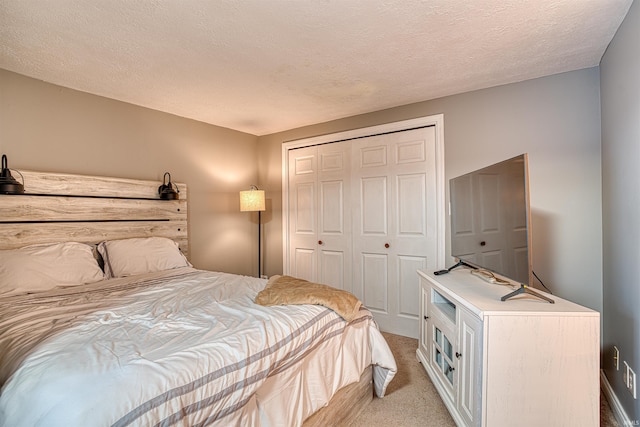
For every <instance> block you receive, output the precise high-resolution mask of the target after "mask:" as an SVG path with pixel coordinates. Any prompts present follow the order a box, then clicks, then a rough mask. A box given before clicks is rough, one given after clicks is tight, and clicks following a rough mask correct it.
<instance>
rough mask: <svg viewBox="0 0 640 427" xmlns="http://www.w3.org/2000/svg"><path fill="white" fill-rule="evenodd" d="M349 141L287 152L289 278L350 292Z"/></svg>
mask: <svg viewBox="0 0 640 427" xmlns="http://www.w3.org/2000/svg"><path fill="white" fill-rule="evenodd" d="M350 150H351V149H350V146H349V144H348V143H347V142H336V143H332V144H324V145H318V146H312V147H306V148H299V149H295V150H291V151H289V248H290V250H289V265H290V269H291V271H290V272H289V273H288V274H291V275H293V276H295V277H299V278H301V279H306V280H310V281H314V282H319V283H324V284H327V285H331V286H333V287H336V288H339V289H345V290H348V291H350V292H351V291H352V288H351V280H352V274H351V263H352V262H351V253H352V252H351V246H352V245H351V174H350V167H351V160H350Z"/></svg>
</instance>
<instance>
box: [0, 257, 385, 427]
mask: <svg viewBox="0 0 640 427" xmlns="http://www.w3.org/2000/svg"><path fill="white" fill-rule="evenodd" d="M265 284H266V280H263V279H256V278H252V277H246V276H237V275H231V274H225V273H218V272H206V271H200V270H195V269H193V268H181V269H176V270H171V271H169V272H161V273H152V274H147V275H143V276H137V277H135V278H128V279H114V280H108V281H103V282H98V283H94V284H91V285H87V286H81V287H73V288H69V289H62V290H58V291H55V292H53V291H52V292H44V293H40V294H34V295H22V296H15V297H9V298H6V299H2V300H0V383H2V384H3V385H2V389H1V391H0V425H1V426H7V427H8V426H12V427H14V426H15V427H17V426H86V425H92V426H93V425H95V426H97V425H105V426H110V425H112V426H129V425H166V426H169V425H214V426H215V425H221V426H222V425H224V426H228V425H255V426H260V425H262V426H275V425H286V426H295V425H299V424H301V423H302V421H303V420H304V419H305V418H306V417H308V416H309V415H310V414H311V413H313V412H315V411H316V410H317V409H319V408H320V407H322V406H324V405H326V403H327V402H328V401H329V399H330V398H331V396H332V395H333V393H334V392H335V391H337V390H338V389H339V388H341V387H343V386H345V385H347V384H349V383H351V382H354V381H356V380H357V379H358V378H359V376H360V374H361V373H362V371H363V370H364V368H366V366H368V365H369V364H374V382H375V388H376V393H377V394H378V395H379V396H383V395H384V391H385V389H386V386H387V384H388V383H389V381H391V379H392V378H393V375H395V371H396V366H395V361H394V360H393V356H392V355H391V352H390V351H389V348H388V346H387V345H386V342H385V341H384V339H383V338H382V336H381V335H380V333H379V331H378V329H377V326H376V325H375V322H374V321H373V319H372V317H371V314H370V313H369V312H368V311H367V310H366V309H363V310H361V312H360V314H359V316H358V317H357V318H356V319H355V320H353V321H352V322H351V323H349V324H347V323H346V322H345V321H344V320H343V319H342V318H340V317H339V316H338V315H337V314H336V313H334V312H333V311H331V310H329V309H326V308H324V307H320V306H312V305H299V306H277V307H262V306H259V305H256V304H255V303H254V302H253V299H254V298H255V295H256V294H257V292H259V291H260V290H261V289H262V288H264V286H265ZM300 372H304V375H300ZM273 378H278V381H269V380H270V379H273ZM300 378H304V381H301V380H300ZM265 384H266V385H265ZM269 384H279V386H278V387H281V386H282V385H283V384H286V389H287V392H286V393H284V392H283V390H270V389H269ZM263 385H265V389H261V387H262V386H263ZM291 396H299V398H298V399H297V401H296V402H291ZM282 408H290V410H287V411H282Z"/></svg>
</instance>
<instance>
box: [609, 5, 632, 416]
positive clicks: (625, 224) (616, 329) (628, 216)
mask: <svg viewBox="0 0 640 427" xmlns="http://www.w3.org/2000/svg"><path fill="white" fill-rule="evenodd" d="M600 79H601V97H602V194H603V196H602V200H603V247H604V250H603V255H604V258H603V266H604V280H603V289H604V292H603V294H604V298H603V303H604V307H603V320H604V326H603V337H604V354H603V369H604V372H605V375H606V377H607V380H608V381H609V383H610V384H611V386H612V388H613V390H614V392H615V394H616V396H617V397H618V400H619V401H620V403H621V405H622V406H623V408H624V410H625V412H626V413H627V415H628V416H629V418H630V420H632V421H635V422H639V421H640V388H638V386H636V388H637V391H638V394H639V396H638V400H633V397H632V396H631V394H630V393H629V392H628V391H627V390H626V387H625V386H624V384H623V381H622V369H620V370H619V371H616V370H615V368H614V364H613V353H612V348H613V346H614V345H615V346H617V347H618V349H619V350H620V358H621V359H622V360H626V361H627V363H629V365H630V366H631V368H632V369H633V370H634V371H635V372H636V380H640V190H638V188H639V187H640V4H638V2H635V3H634V4H632V6H631V9H630V10H629V13H628V14H627V17H626V18H625V20H624V22H623V23H622V25H621V26H620V28H619V29H618V32H617V34H616V36H615V37H614V39H613V41H612V42H611V44H610V45H609V47H608V49H607V51H606V53H605V55H604V56H603V58H602V61H601V63H600ZM620 366H622V362H620Z"/></svg>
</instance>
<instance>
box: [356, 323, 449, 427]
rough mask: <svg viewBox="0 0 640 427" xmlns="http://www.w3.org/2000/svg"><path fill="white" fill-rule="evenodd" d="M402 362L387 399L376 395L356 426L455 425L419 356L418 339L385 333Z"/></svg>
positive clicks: (441, 426)
mask: <svg viewBox="0 0 640 427" xmlns="http://www.w3.org/2000/svg"><path fill="white" fill-rule="evenodd" d="M383 335H384V337H385V339H386V340H387V343H388V344H389V347H390V348H391V352H392V353H393V356H394V357H395V359H396V364H397V365H398V373H397V374H396V376H395V378H394V379H393V381H391V383H390V384H389V387H388V388H387V394H386V396H385V397H384V398H383V399H378V398H374V399H373V401H372V402H371V403H370V404H369V406H367V407H366V408H365V410H364V411H363V413H362V414H361V415H360V416H359V417H358V419H357V420H356V422H355V423H354V424H352V426H353V427H372V426H396V427H400V426H406V427H409V426H423V427H431V426H433V427H447V426H452V427H455V423H454V422H453V419H452V418H451V415H449V412H448V411H447V408H446V407H445V406H444V403H442V400H441V399H440V396H439V395H438V392H437V391H436V389H435V387H434V386H433V384H432V383H431V380H430V379H429V377H427V373H426V371H425V370H424V368H423V367H422V364H420V362H418V359H417V358H416V349H417V348H418V340H414V339H412V338H406V337H401V336H399V335H393V334H388V333H383Z"/></svg>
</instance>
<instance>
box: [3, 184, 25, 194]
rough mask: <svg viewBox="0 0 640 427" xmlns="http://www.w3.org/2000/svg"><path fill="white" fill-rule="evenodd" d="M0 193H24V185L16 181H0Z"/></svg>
mask: <svg viewBox="0 0 640 427" xmlns="http://www.w3.org/2000/svg"><path fill="white" fill-rule="evenodd" d="M0 194H24V185H22V184H20V183H17V182H16V183H13V182H0Z"/></svg>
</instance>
